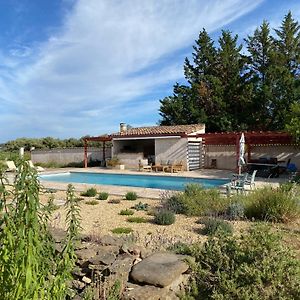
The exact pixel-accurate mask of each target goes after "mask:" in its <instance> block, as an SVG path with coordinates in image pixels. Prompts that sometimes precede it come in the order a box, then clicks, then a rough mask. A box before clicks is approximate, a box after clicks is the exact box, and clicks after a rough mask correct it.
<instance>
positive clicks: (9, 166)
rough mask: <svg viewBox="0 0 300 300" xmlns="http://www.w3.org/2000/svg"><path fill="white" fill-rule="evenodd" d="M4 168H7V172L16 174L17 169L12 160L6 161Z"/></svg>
mask: <svg viewBox="0 0 300 300" xmlns="http://www.w3.org/2000/svg"><path fill="white" fill-rule="evenodd" d="M6 166H7V169H6V171H8V172H16V171H17V167H16V165H15V163H14V162H13V161H12V160H7V161H6Z"/></svg>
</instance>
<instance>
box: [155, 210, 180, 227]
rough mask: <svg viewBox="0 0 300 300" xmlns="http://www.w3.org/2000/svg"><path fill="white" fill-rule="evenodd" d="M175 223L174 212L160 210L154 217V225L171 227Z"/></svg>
mask: <svg viewBox="0 0 300 300" xmlns="http://www.w3.org/2000/svg"><path fill="white" fill-rule="evenodd" d="M174 222H175V214H174V212H172V211H168V210H160V211H158V212H157V213H156V214H155V216H154V223H156V224H158V225H171V224H173V223H174Z"/></svg>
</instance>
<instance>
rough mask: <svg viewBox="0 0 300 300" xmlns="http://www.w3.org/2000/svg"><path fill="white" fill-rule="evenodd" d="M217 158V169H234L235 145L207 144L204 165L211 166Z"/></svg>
mask: <svg viewBox="0 0 300 300" xmlns="http://www.w3.org/2000/svg"><path fill="white" fill-rule="evenodd" d="M215 159H216V160H217V169H223V170H232V169H234V168H235V166H236V147H235V146H234V145H221V146H218V145H206V146H205V151H204V167H205V168H210V167H211V166H212V161H213V160H215Z"/></svg>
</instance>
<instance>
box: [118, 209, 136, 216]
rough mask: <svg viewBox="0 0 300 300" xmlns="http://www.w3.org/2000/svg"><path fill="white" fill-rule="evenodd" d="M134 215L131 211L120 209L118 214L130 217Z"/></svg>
mask: <svg viewBox="0 0 300 300" xmlns="http://www.w3.org/2000/svg"><path fill="white" fill-rule="evenodd" d="M133 214H134V211H133V210H131V209H122V210H121V211H120V213H119V215H121V216H132V215H133Z"/></svg>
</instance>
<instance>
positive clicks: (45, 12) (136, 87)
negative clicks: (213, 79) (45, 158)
mask: <svg viewBox="0 0 300 300" xmlns="http://www.w3.org/2000/svg"><path fill="white" fill-rule="evenodd" d="M288 10H292V12H293V14H294V17H295V18H296V19H298V20H300V1H299V0H289V1H283V0H210V1H207V0H172V1H171V0H147V1H140V0H122V1H120V0H51V1H48V0H0V32H1V33H0V142H5V141H7V140H10V139H14V138H17V137H44V136H54V137H60V138H66V137H80V136H83V135H86V134H90V135H99V134H102V133H110V132H114V131H117V130H118V124H119V123H120V122H126V123H129V124H131V125H132V126H144V125H154V124H156V123H157V122H158V120H159V113H158V109H159V99H162V98H164V97H165V96H168V95H170V94H171V92H172V86H173V84H174V83H175V82H176V81H178V82H183V81H184V78H183V68H182V65H183V61H184V58H185V57H186V56H189V55H190V54H191V52H192V45H193V42H194V40H195V39H196V38H197V36H198V33H199V31H200V30H201V29H202V28H203V27H205V28H206V29H207V30H208V31H209V32H210V34H211V36H212V37H213V38H214V39H217V38H218V35H219V32H220V30H221V29H229V30H232V31H233V32H234V33H237V34H239V35H240V36H241V37H245V36H246V35H247V34H251V33H252V32H253V30H254V29H255V28H256V27H257V26H258V25H260V24H261V22H262V20H263V19H267V20H268V21H269V22H270V24H271V26H272V27H277V26H278V25H279V24H280V22H281V20H282V18H283V16H284V15H285V14H286V13H287V12H288Z"/></svg>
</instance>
